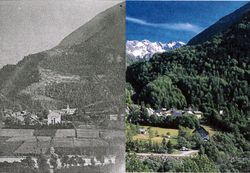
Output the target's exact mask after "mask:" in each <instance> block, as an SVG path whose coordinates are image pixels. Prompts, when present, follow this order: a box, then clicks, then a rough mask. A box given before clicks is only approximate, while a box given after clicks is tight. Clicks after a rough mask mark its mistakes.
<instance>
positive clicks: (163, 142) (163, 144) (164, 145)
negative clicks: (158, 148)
mask: <svg viewBox="0 0 250 173" xmlns="http://www.w3.org/2000/svg"><path fill="white" fill-rule="evenodd" d="M161 144H162V147H163V148H167V140H166V138H163V139H162V142H161Z"/></svg>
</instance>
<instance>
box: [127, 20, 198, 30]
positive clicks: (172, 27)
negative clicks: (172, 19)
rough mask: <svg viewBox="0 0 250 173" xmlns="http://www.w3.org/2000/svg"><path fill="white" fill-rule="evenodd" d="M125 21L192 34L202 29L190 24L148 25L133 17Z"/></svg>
mask: <svg viewBox="0 0 250 173" xmlns="http://www.w3.org/2000/svg"><path fill="white" fill-rule="evenodd" d="M126 20H127V21H129V22H133V23H136V24H139V25H145V26H151V27H156V28H163V29H170V30H179V31H190V32H194V33H199V32H200V31H202V28H201V27H199V26H197V25H194V24H191V23H150V22H147V21H145V20H141V19H138V18H134V17H126Z"/></svg>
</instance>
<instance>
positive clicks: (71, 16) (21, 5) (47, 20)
mask: <svg viewBox="0 0 250 173" xmlns="http://www.w3.org/2000/svg"><path fill="white" fill-rule="evenodd" d="M0 26H1V28H0V172H5V173H21V172H23V173H24V172H25V173H29V172H30V173H31V172H32V173H33V172H34V173H46V172H50V173H68V172H71V173H76V172H77V173H79V172H84V173H88V172H90V173H94V172H105V173H106V172H114V173H119V172H125V135H124V111H125V100H124V94H125V93H124V90H125V68H126V65H125V3H124V2H122V1H116V0H104V1H101V0H94V1H92V0H73V1H69V0H62V1H61V0H53V1H49V0H48V1H47V0H45V1H41V0H37V1H32V0H13V1H5V0H3V1H2V0H1V1H0Z"/></svg>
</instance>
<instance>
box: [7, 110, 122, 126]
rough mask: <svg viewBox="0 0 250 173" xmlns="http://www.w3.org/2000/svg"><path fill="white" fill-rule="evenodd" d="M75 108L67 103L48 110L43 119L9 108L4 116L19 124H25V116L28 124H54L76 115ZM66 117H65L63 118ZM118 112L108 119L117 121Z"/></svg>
mask: <svg viewBox="0 0 250 173" xmlns="http://www.w3.org/2000/svg"><path fill="white" fill-rule="evenodd" d="M76 112H77V108H70V107H69V105H67V108H66V109H58V110H49V112H48V114H47V117H46V118H44V119H41V118H40V119H39V117H38V116H37V115H36V114H34V113H30V112H27V111H16V112H15V111H13V110H11V109H6V110H4V117H5V118H7V117H11V118H13V119H14V120H16V121H17V122H18V124H20V125H25V118H26V117H29V119H30V121H29V125H35V124H44V125H45V124H47V125H56V124H61V123H64V122H68V121H67V120H68V119H70V117H72V116H74V115H76ZM63 117H66V118H63ZM67 117H69V118H67ZM118 117H119V116H118V114H110V115H108V119H109V120H110V121H118Z"/></svg>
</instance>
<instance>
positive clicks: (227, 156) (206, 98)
mask: <svg viewBox="0 0 250 173" xmlns="http://www.w3.org/2000/svg"><path fill="white" fill-rule="evenodd" d="M249 46H250V12H248V13H246V14H245V15H244V16H243V17H242V18H241V19H240V20H238V21H237V22H236V23H235V24H234V25H232V26H231V27H229V28H228V29H227V30H226V31H225V32H223V33H221V34H218V35H215V36H214V37H213V38H212V39H211V41H207V42H204V43H203V44H199V45H194V46H185V47H182V48H180V49H177V50H173V51H169V52H165V53H162V54H156V55H155V56H154V57H153V58H152V59H150V60H149V61H148V62H138V63H135V64H133V65H131V66H129V67H128V68H127V74H126V79H127V82H129V83H130V84H131V85H132V86H133V89H134V91H135V94H134V95H133V96H132V98H133V101H134V103H141V104H142V105H143V102H144V104H145V105H146V104H149V105H150V106H151V107H153V108H159V107H160V108H161V107H166V108H167V109H169V108H171V107H176V108H183V107H189V106H191V107H195V108H198V109H199V110H201V111H202V112H203V113H204V116H205V118H204V119H203V123H204V122H205V123H207V124H210V125H211V126H213V127H215V128H217V129H218V130H219V133H217V134H216V135H214V136H213V137H212V138H211V139H210V140H209V141H207V142H205V143H200V144H199V146H198V147H197V148H198V149H199V150H200V154H206V155H207V156H208V158H209V159H210V160H212V161H213V162H214V163H215V164H216V167H217V168H219V170H220V171H221V172H249V170H250V168H249V152H250V150H249V148H250V142H249V141H250V133H249V131H250V129H249V127H250V102H249V101H250V87H249V85H250V80H249V79H250V66H249V64H250V49H249ZM183 98H184V100H183ZM191 142H193V141H191ZM200 165H203V164H202V163H200ZM188 170H189V169H188ZM205 172H206V171H205Z"/></svg>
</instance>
